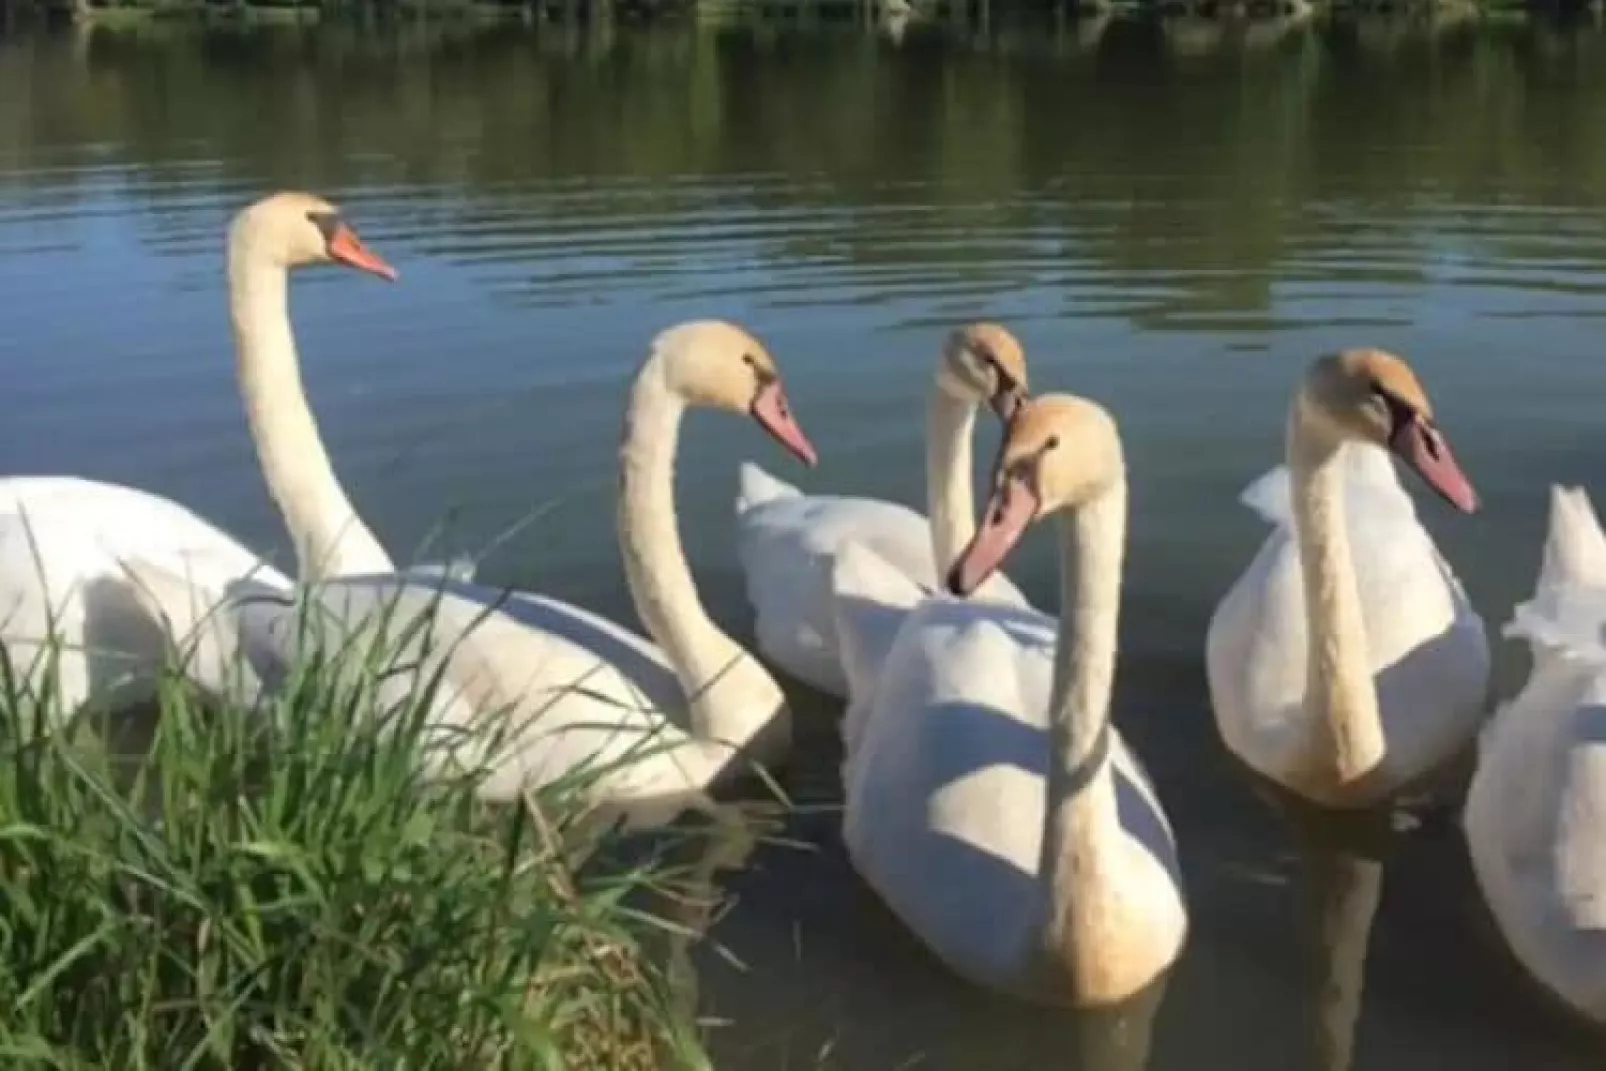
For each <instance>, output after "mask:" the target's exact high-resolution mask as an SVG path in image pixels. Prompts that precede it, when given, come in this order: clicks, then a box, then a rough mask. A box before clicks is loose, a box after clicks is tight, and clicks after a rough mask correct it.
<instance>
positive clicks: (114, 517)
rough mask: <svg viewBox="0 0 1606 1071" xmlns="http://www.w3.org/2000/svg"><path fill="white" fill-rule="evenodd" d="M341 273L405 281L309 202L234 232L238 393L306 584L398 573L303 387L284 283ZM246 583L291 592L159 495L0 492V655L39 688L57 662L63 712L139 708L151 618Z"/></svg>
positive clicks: (80, 489) (251, 218) (75, 488)
mask: <svg viewBox="0 0 1606 1071" xmlns="http://www.w3.org/2000/svg"><path fill="white" fill-rule="evenodd" d="M331 263H332V264H339V265H343V266H345V267H349V268H354V269H356V270H358V271H362V272H366V273H368V274H371V275H377V276H379V277H380V278H382V279H386V280H390V281H394V280H395V278H396V271H395V269H393V268H392V267H391V266H390V265H389V264H387V263H386V262H385V261H384V260H383V259H381V258H380V257H379V256H378V255H377V254H375V253H373V252H372V251H370V250H369V249H368V248H367V247H366V246H365V245H364V244H363V242H362V240H361V239H360V238H359V237H358V236H357V233H356V231H355V230H353V229H352V227H351V226H350V224H348V223H347V222H346V221H345V219H344V218H343V217H342V216H341V214H340V212H339V211H338V210H337V209H336V208H335V207H334V206H333V205H331V204H329V203H328V202H327V201H324V200H322V199H320V198H317V197H314V196H311V195H309V194H304V193H294V192H287V193H279V194H275V195H273V196H269V197H266V198H264V199H262V200H259V201H257V202H256V203H254V204H252V205H250V206H248V207H247V208H245V209H243V210H242V211H241V212H239V213H238V214H237V215H236V217H235V219H234V221H233V223H232V225H231V226H230V229H229V237H228V280H229V310H230V316H231V319H232V321H233V326H234V335H235V342H236V348H237V352H238V375H239V381H240V389H241V392H242V394H243V396H244V400H245V409H246V413H247V416H248V417H249V420H250V427H251V433H252V437H253V439H254V440H255V443H256V449H257V454H258V457H259V459H260V461H261V464H262V468H263V471H264V473H265V475H266V476H267V481H268V485H269V487H270V488H271V490H272V493H273V497H274V499H275V501H276V502H277V503H278V505H279V508H280V509H281V511H282V512H283V514H284V516H285V519H286V521H287V522H288V524H289V527H290V529H291V532H292V533H293V534H295V535H296V536H297V538H296V552H297V561H298V566H299V569H300V573H301V576H302V577H303V578H311V579H316V578H319V577H325V576H335V575H340V574H342V573H348V572H372V571H388V570H390V569H392V568H393V566H392V564H391V561H390V558H389V556H388V555H386V553H385V551H384V550H383V548H381V547H380V545H379V542H378V540H377V539H375V538H374V536H373V534H372V533H371V532H370V531H369V530H368V529H367V528H366V527H365V526H364V525H363V524H362V522H361V520H360V519H358V517H357V515H356V513H355V511H354V510H353V509H352V507H351V503H350V501H349V500H348V499H347V498H346V495H345V492H344V491H343V490H342V489H341V487H340V484H339V482H338V481H337V480H336V479H335V475H334V471H333V469H332V467H331V465H330V463H329V455H328V453H327V452H326V451H325V450H324V447H323V443H322V441H321V440H320V439H319V437H318V432H317V428H316V426H315V424H314V423H313V418H312V413H311V411H310V410H309V409H308V407H307V401H306V398H305V396H304V395H303V393H302V390H301V378H300V373H299V371H298V369H297V363H296V350H295V340H294V338H293V335H292V329H291V325H290V318H289V313H288V281H289V273H290V271H291V270H292V269H295V268H300V267H304V266H308V265H313V264H331ZM242 580H249V581H251V582H253V583H255V584H257V585H259V586H263V587H266V588H268V589H273V590H280V591H284V590H288V589H289V587H290V585H291V581H290V579H289V578H288V577H286V576H285V575H284V574H283V573H282V572H280V571H279V570H277V569H275V568H273V567H272V566H270V565H268V564H266V563H265V562H264V561H263V560H262V558H261V556H260V555H258V554H257V553H256V552H254V551H252V550H250V549H249V548H247V547H246V546H245V545H244V544H243V543H241V542H240V541H239V540H237V539H235V538H234V537H233V536H231V535H229V534H228V533H226V532H224V531H222V530H221V529H219V528H217V527H216V526H215V525H213V524H211V523H209V522H208V521H206V520H203V519H202V518H201V517H199V516H198V515H196V514H195V513H193V512H192V511H190V510H189V509H186V508H185V507H184V506H181V505H179V504H178V503H176V502H173V501H172V500H170V499H167V498H164V497H162V496H160V495H156V494H152V493H150V492H148V491H142V490H139V489H137V488H132V487H125V486H122V485H119V484H115V483H107V482H102V481H97V480H87V479H80V478H78V477H72V476H15V477H10V478H7V479H3V480H0V648H3V653H4V654H5V656H6V657H7V658H8V659H9V660H10V662H11V664H12V666H13V668H14V669H16V670H19V671H21V672H22V674H23V676H24V679H26V680H29V681H31V682H32V686H33V687H34V688H36V689H37V688H38V686H39V684H40V674H41V673H42V672H43V671H44V670H45V668H46V666H47V665H49V664H51V663H54V667H55V673H54V674H53V678H54V682H55V688H56V692H55V698H56V700H57V702H58V703H59V704H60V706H61V707H62V708H63V709H65V710H68V711H72V710H77V709H79V708H80V707H81V706H82V705H83V704H84V703H85V702H86V701H88V700H90V699H92V698H100V699H106V700H107V701H109V702H113V703H120V702H122V701H123V698H124V697H127V698H129V699H132V698H134V697H135V696H136V695H137V693H138V692H139V691H140V690H141V689H143V688H145V687H146V684H145V683H144V682H143V676H142V675H141V674H140V673H139V672H138V671H140V670H141V669H145V668H149V667H150V666H152V665H153V664H156V662H158V661H159V660H160V658H161V657H162V652H163V651H164V650H165V646H164V643H163V638H162V636H161V635H160V633H159V632H157V631H153V629H152V627H151V622H152V619H151V617H150V612H151V610H152V609H153V608H156V609H160V608H161V607H163V606H167V608H168V609H170V610H171V611H172V613H171V615H170V616H176V617H180V618H185V617H189V616H193V610H192V608H190V607H187V606H181V605H178V604H177V603H174V602H173V600H174V599H175V598H181V597H187V596H188V595H189V594H193V593H199V592H218V593H221V592H222V591H223V590H224V589H226V588H227V587H228V586H229V585H230V584H233V583H236V582H238V581H242ZM136 586H139V587H141V588H143V589H145V590H138V591H136V590H134V588H135V587H136ZM191 588H192V589H193V592H191V591H189V590H188V589H191ZM51 637H54V641H55V642H52V641H51ZM153 644H154V646H153ZM125 688H126V689H127V691H125Z"/></svg>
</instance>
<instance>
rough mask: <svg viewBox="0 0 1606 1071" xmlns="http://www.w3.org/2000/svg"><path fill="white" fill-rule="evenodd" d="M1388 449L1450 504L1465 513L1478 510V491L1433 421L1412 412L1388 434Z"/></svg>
mask: <svg viewBox="0 0 1606 1071" xmlns="http://www.w3.org/2000/svg"><path fill="white" fill-rule="evenodd" d="M1389 449H1390V450H1392V451H1393V452H1394V453H1395V454H1398V455H1399V457H1400V458H1401V459H1402V460H1403V461H1404V462H1405V463H1406V464H1407V465H1409V466H1411V468H1413V469H1415V470H1416V471H1417V474H1418V475H1420V476H1421V477H1422V479H1424V480H1426V481H1427V483H1428V486H1429V487H1432V488H1433V489H1434V490H1435V491H1437V492H1438V493H1439V494H1440V495H1441V496H1442V497H1443V498H1444V499H1445V501H1447V502H1449V503H1450V505H1452V506H1454V507H1455V508H1456V509H1458V510H1460V511H1461V512H1462V513H1476V512H1478V505H1479V503H1478V492H1477V491H1475V490H1474V489H1473V487H1472V481H1471V480H1468V479H1467V475H1466V473H1464V472H1462V471H1461V466H1460V465H1458V464H1457V463H1456V460H1455V455H1454V454H1452V453H1451V452H1450V443H1449V441H1448V440H1446V439H1445V437H1444V433H1443V432H1441V431H1439V429H1438V428H1437V427H1435V426H1434V425H1433V422H1432V421H1430V420H1428V419H1427V418H1426V417H1423V416H1421V415H1420V414H1412V416H1411V417H1410V418H1409V419H1407V420H1405V421H1402V422H1401V424H1400V426H1399V428H1398V429H1396V431H1395V432H1394V434H1393V435H1391V436H1390V437H1389Z"/></svg>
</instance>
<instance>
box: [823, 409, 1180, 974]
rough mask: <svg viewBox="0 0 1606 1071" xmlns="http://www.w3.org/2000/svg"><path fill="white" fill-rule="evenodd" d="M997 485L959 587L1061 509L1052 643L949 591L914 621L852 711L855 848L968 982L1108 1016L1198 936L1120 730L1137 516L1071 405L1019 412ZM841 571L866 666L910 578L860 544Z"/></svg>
mask: <svg viewBox="0 0 1606 1071" xmlns="http://www.w3.org/2000/svg"><path fill="white" fill-rule="evenodd" d="M994 483H995V488H996V489H995V490H994V492H993V495H992V498H991V500H990V501H989V502H988V504H987V506H986V510H985V513H984V518H985V519H984V520H983V522H982V526H981V528H980V530H979V531H978V533H977V535H976V536H975V538H974V540H973V541H972V542H971V543H970V545H969V546H968V547H967V548H966V549H965V551H964V552H963V553H962V554H961V555H960V557H959V559H958V561H957V562H956V563H955V565H954V567H953V570H952V572H951V573H950V575H949V578H948V582H947V583H948V587H949V589H950V590H951V591H955V592H958V593H963V592H967V591H970V590H973V589H974V588H975V587H976V585H977V584H979V583H980V582H981V581H982V580H983V579H984V578H985V577H986V576H988V575H989V574H990V573H991V572H992V571H993V570H994V569H996V568H997V567H998V565H999V563H1000V562H1001V561H1002V560H1003V558H1004V557H1005V555H1006V554H1008V553H1009V551H1010V550H1011V548H1012V547H1013V546H1014V545H1015V544H1016V543H1017V541H1018V540H1019V539H1020V538H1021V536H1022V535H1023V534H1024V532H1025V530H1026V528H1027V526H1028V525H1030V524H1031V523H1032V522H1033V521H1036V520H1040V519H1043V518H1045V517H1050V516H1053V517H1057V518H1058V519H1059V521H1060V525H1061V528H1060V532H1061V547H1060V584H1061V603H1060V615H1061V616H1060V621H1059V626H1058V638H1057V641H1056V637H1055V628H1054V626H1053V623H1052V622H1049V623H1048V624H1046V625H1045V623H1044V622H1043V620H1042V619H1041V615H1038V614H1036V613H1035V612H1023V611H1020V610H1016V609H1014V608H1011V607H1003V606H997V605H989V604H985V603H976V602H970V601H962V600H958V599H953V598H947V597H943V596H938V597H932V598H927V599H924V600H923V601H920V602H919V604H918V605H917V606H915V607H914V609H913V610H911V611H909V612H908V613H907V615H906V616H905V617H904V619H903V621H902V625H901V627H900V628H899V629H898V630H897V632H896V638H895V640H893V641H892V646H891V649H890V650H889V651H887V652H886V654H885V655H884V656H876V655H873V654H872V655H868V656H866V657H868V658H869V660H870V661H872V662H876V663H878V664H880V665H881V667H882V671H881V679H880V681H879V683H878V684H877V685H876V687H875V689H874V692H873V693H872V695H871V696H870V697H869V699H868V703H869V704H870V705H869V707H868V709H865V710H863V711H861V712H860V713H859V714H858V715H857V716H856V718H855V719H854V720H856V721H857V723H858V724H859V731H858V735H857V738H856V739H855V740H854V741H853V742H852V743H851V744H850V745H849V747H848V754H847V758H846V761H845V763H844V767H845V769H844V793H845V797H846V800H845V803H846V807H845V817H844V821H843V838H844V840H845V842H846V844H847V847H848V852H849V854H850V856H851V858H852V859H853V862H854V865H855V866H856V867H857V868H858V870H859V872H860V873H861V874H862V875H863V876H864V878H865V880H866V881H867V882H868V883H869V885H870V886H871V887H872V888H874V889H875V890H876V892H877V893H879V894H880V896H881V898H882V899H883V900H885V901H886V903H887V904H888V906H890V907H891V909H892V910H893V911H894V912H895V913H896V914H897V915H898V916H899V917H900V918H901V919H902V920H903V922H904V923H905V924H906V925H907V926H908V927H909V928H910V929H911V930H912V931H914V933H915V934H916V935H918V936H919V937H920V938H921V939H922V940H923V941H924V942H925V943H926V944H927V945H928V946H929V947H930V948H931V949H932V950H933V951H934V952H935V953H936V954H937V955H938V956H939V957H940V958H941V959H942V960H943V961H944V962H945V963H947V964H948V966H949V967H950V968H952V969H953V970H954V971H956V972H957V973H959V974H960V975H962V976H964V977H966V978H968V979H970V980H972V981H974V982H977V983H979V984H982V985H985V986H990V987H993V988H996V989H1000V990H1004V991H1006V992H1010V993H1014V994H1017V995H1020V996H1024V997H1027V998H1031V999H1035V1000H1040V1001H1045V1002H1055V1003H1065V1004H1073V1005H1081V1006H1091V1005H1099V1006H1103V1005H1110V1004H1114V1003H1117V1002H1120V1001H1122V1000H1125V999H1128V998H1131V997H1133V996H1134V995H1136V994H1138V993H1139V992H1141V991H1142V990H1144V989H1145V987H1147V986H1149V985H1151V984H1153V983H1154V982H1155V981H1156V980H1157V979H1159V978H1160V977H1161V975H1162V974H1163V973H1164V972H1165V971H1166V970H1167V969H1168V968H1169V967H1170V965H1171V964H1172V963H1173V962H1174V961H1175V959H1176V957H1177V955H1178V953H1179V951H1180V950H1181V948H1182V944H1183V941H1184V939H1185V936H1186V932H1187V910H1186V907H1185V906H1184V903H1183V894H1182V890H1181V887H1180V881H1181V879H1180V875H1179V872H1178V867H1177V859H1176V849H1175V845H1174V843H1173V838H1172V833H1171V828H1170V824H1169V822H1168V821H1167V819H1166V817H1165V813H1164V811H1163V810H1162V809H1161V806H1160V803H1159V800H1158V799H1157V797H1156V796H1155V792H1154V788H1153V786H1152V785H1151V784H1150V783H1149V780H1148V777H1147V776H1146V775H1145V774H1144V772H1143V770H1142V769H1141V767H1140V766H1139V764H1138V762H1137V760H1136V759H1135V758H1134V757H1133V755H1132V754H1131V752H1130V751H1128V750H1127V747H1126V745H1125V744H1124V743H1123V742H1122V740H1121V736H1120V733H1119V732H1118V731H1117V730H1116V729H1115V727H1114V725H1113V724H1111V721H1110V693H1111V688H1112V684H1113V678H1114V673H1115V660H1116V624H1117V615H1118V611H1119V605H1120V597H1121V567H1122V558H1123V555H1124V553H1125V542H1126V536H1125V533H1126V509H1127V487H1126V472H1125V465H1124V462H1123V460H1122V451H1121V443H1120V439H1119V436H1118V433H1117V430H1116V427H1115V422H1114V421H1113V420H1112V419H1111V418H1110V416H1109V415H1108V414H1107V413H1106V412H1105V411H1104V410H1103V409H1102V408H1100V407H1099V406H1097V405H1095V404H1093V403H1092V402H1088V401H1085V400H1083V399H1080V398H1074V397H1071V396H1069V395H1044V396H1041V397H1039V398H1036V399H1034V400H1032V401H1028V402H1024V403H1023V404H1022V406H1021V408H1020V409H1019V410H1018V412H1017V413H1016V415H1015V418H1014V420H1013V421H1012V422H1011V425H1010V428H1009V430H1008V432H1007V434H1006V438H1005V441H1004V445H1003V447H1002V449H1001V451H1000V454H999V459H998V462H997V466H996V468H995V476H994ZM835 578H836V582H837V591H838V601H837V625H838V628H839V629H841V632H842V637H843V646H844V649H845V650H851V651H852V652H853V656H854V657H860V656H861V655H864V652H863V651H862V650H861V648H863V647H865V646H876V645H882V644H885V643H886V642H887V641H886V637H887V635H888V633H887V631H886V630H885V628H884V627H883V624H884V623H883V621H882V619H883V618H884V617H885V615H886V607H887V606H888V605H889V604H892V603H895V602H896V601H897V597H896V593H894V592H892V591H889V590H888V589H889V588H890V587H893V586H895V585H899V584H901V585H903V586H904V587H905V588H906V589H909V588H913V584H912V583H911V582H910V581H909V580H908V579H907V578H905V577H902V576H900V575H899V574H898V573H897V571H896V570H894V569H892V568H891V567H889V566H887V565H886V564H885V563H884V562H881V561H880V560H879V559H878V558H877V557H876V556H875V555H874V553H873V552H871V551H869V550H867V549H865V548H864V547H862V546H858V545H851V546H849V547H847V548H845V549H844V551H843V553H842V554H841V555H840V556H839V557H838V559H837V565H836V570H835ZM905 594H906V595H907V594H909V592H907V590H906V592H905ZM862 702H864V700H863V699H862V698H861V697H860V696H858V695H855V696H854V699H853V704H854V706H859V705H861V703H862Z"/></svg>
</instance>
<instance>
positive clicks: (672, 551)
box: [618, 358, 767, 743]
mask: <svg viewBox="0 0 1606 1071" xmlns="http://www.w3.org/2000/svg"><path fill="white" fill-rule="evenodd" d="M685 410H686V404H685V402H684V400H683V399H682V398H681V396H680V395H679V394H678V393H677V392H676V391H674V390H673V389H672V388H671V387H670V385H669V383H668V381H667V378H666V376H665V373H664V369H663V367H662V365H661V363H660V362H659V361H658V360H657V359H656V358H654V359H652V360H649V361H648V362H647V364H646V365H645V366H644V367H643V368H642V371H641V373H640V375H639V376H638V377H637V379H636V383H635V386H634V388H633V390H632V391H631V395H630V405H629V408H628V410H627V412H626V415H625V431H624V441H623V445H622V446H621V448H620V459H619V460H620V487H619V515H618V519H619V549H620V552H621V555H622V556H623V559H624V566H625V580H626V583H627V584H628V585H629V588H630V598H631V601H632V603H633V604H634V606H635V608H636V614H637V616H638V617H639V618H640V619H641V623H642V626H643V627H644V628H645V629H646V630H647V633H648V635H650V636H651V637H652V638H653V640H654V641H656V642H657V644H658V645H659V646H660V647H662V648H663V650H664V653H665V654H666V655H667V656H668V659H669V662H670V664H671V665H672V666H673V667H674V671H675V675H676V676H677V677H678V678H679V680H680V684H681V687H682V688H683V689H684V690H685V693H686V697H687V700H688V705H689V712H690V729H691V731H692V732H693V734H695V735H697V736H701V737H706V738H719V739H723V740H727V741H729V742H732V743H740V742H741V741H740V740H732V739H731V738H732V736H733V734H736V735H740V734H739V733H737V732H736V727H734V726H732V725H730V724H728V722H729V721H730V719H729V718H726V717H722V714H723V713H724V712H725V711H726V710H727V709H729V706H730V704H731V699H732V697H731V696H730V691H731V689H732V688H733V687H739V686H740V684H741V683H742V682H744V681H745V680H747V679H748V678H749V677H750V676H751V674H753V673H754V672H755V671H757V672H760V673H762V670H761V669H760V667H759V666H758V664H757V663H756V662H754V661H753V660H752V658H751V656H750V655H748V653H747V652H746V651H744V650H743V649H742V648H741V647H740V646H738V645H737V643H736V642H735V641H734V640H732V639H731V638H730V637H729V636H728V635H726V634H725V633H724V632H723V631H721V630H720V628H719V627H718V626H717V625H715V624H714V622H713V621H712V620H711V619H710V618H709V616H708V612H707V610H705V609H704V608H703V603H702V600H701V599H700V598H699V597H698V594H697V585H696V581H695V580H693V579H692V575H691V566H690V564H689V563H688V562H687V560H686V552H685V550H684V548H683V547H682V545H681V541H680V526H679V521H678V519H677V517H676V513H675V486H674V484H675V451H676V447H677V445H678V442H679V439H680V423H681V419H682V417H683V416H684V415H685ZM766 676H767V675H766Z"/></svg>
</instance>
